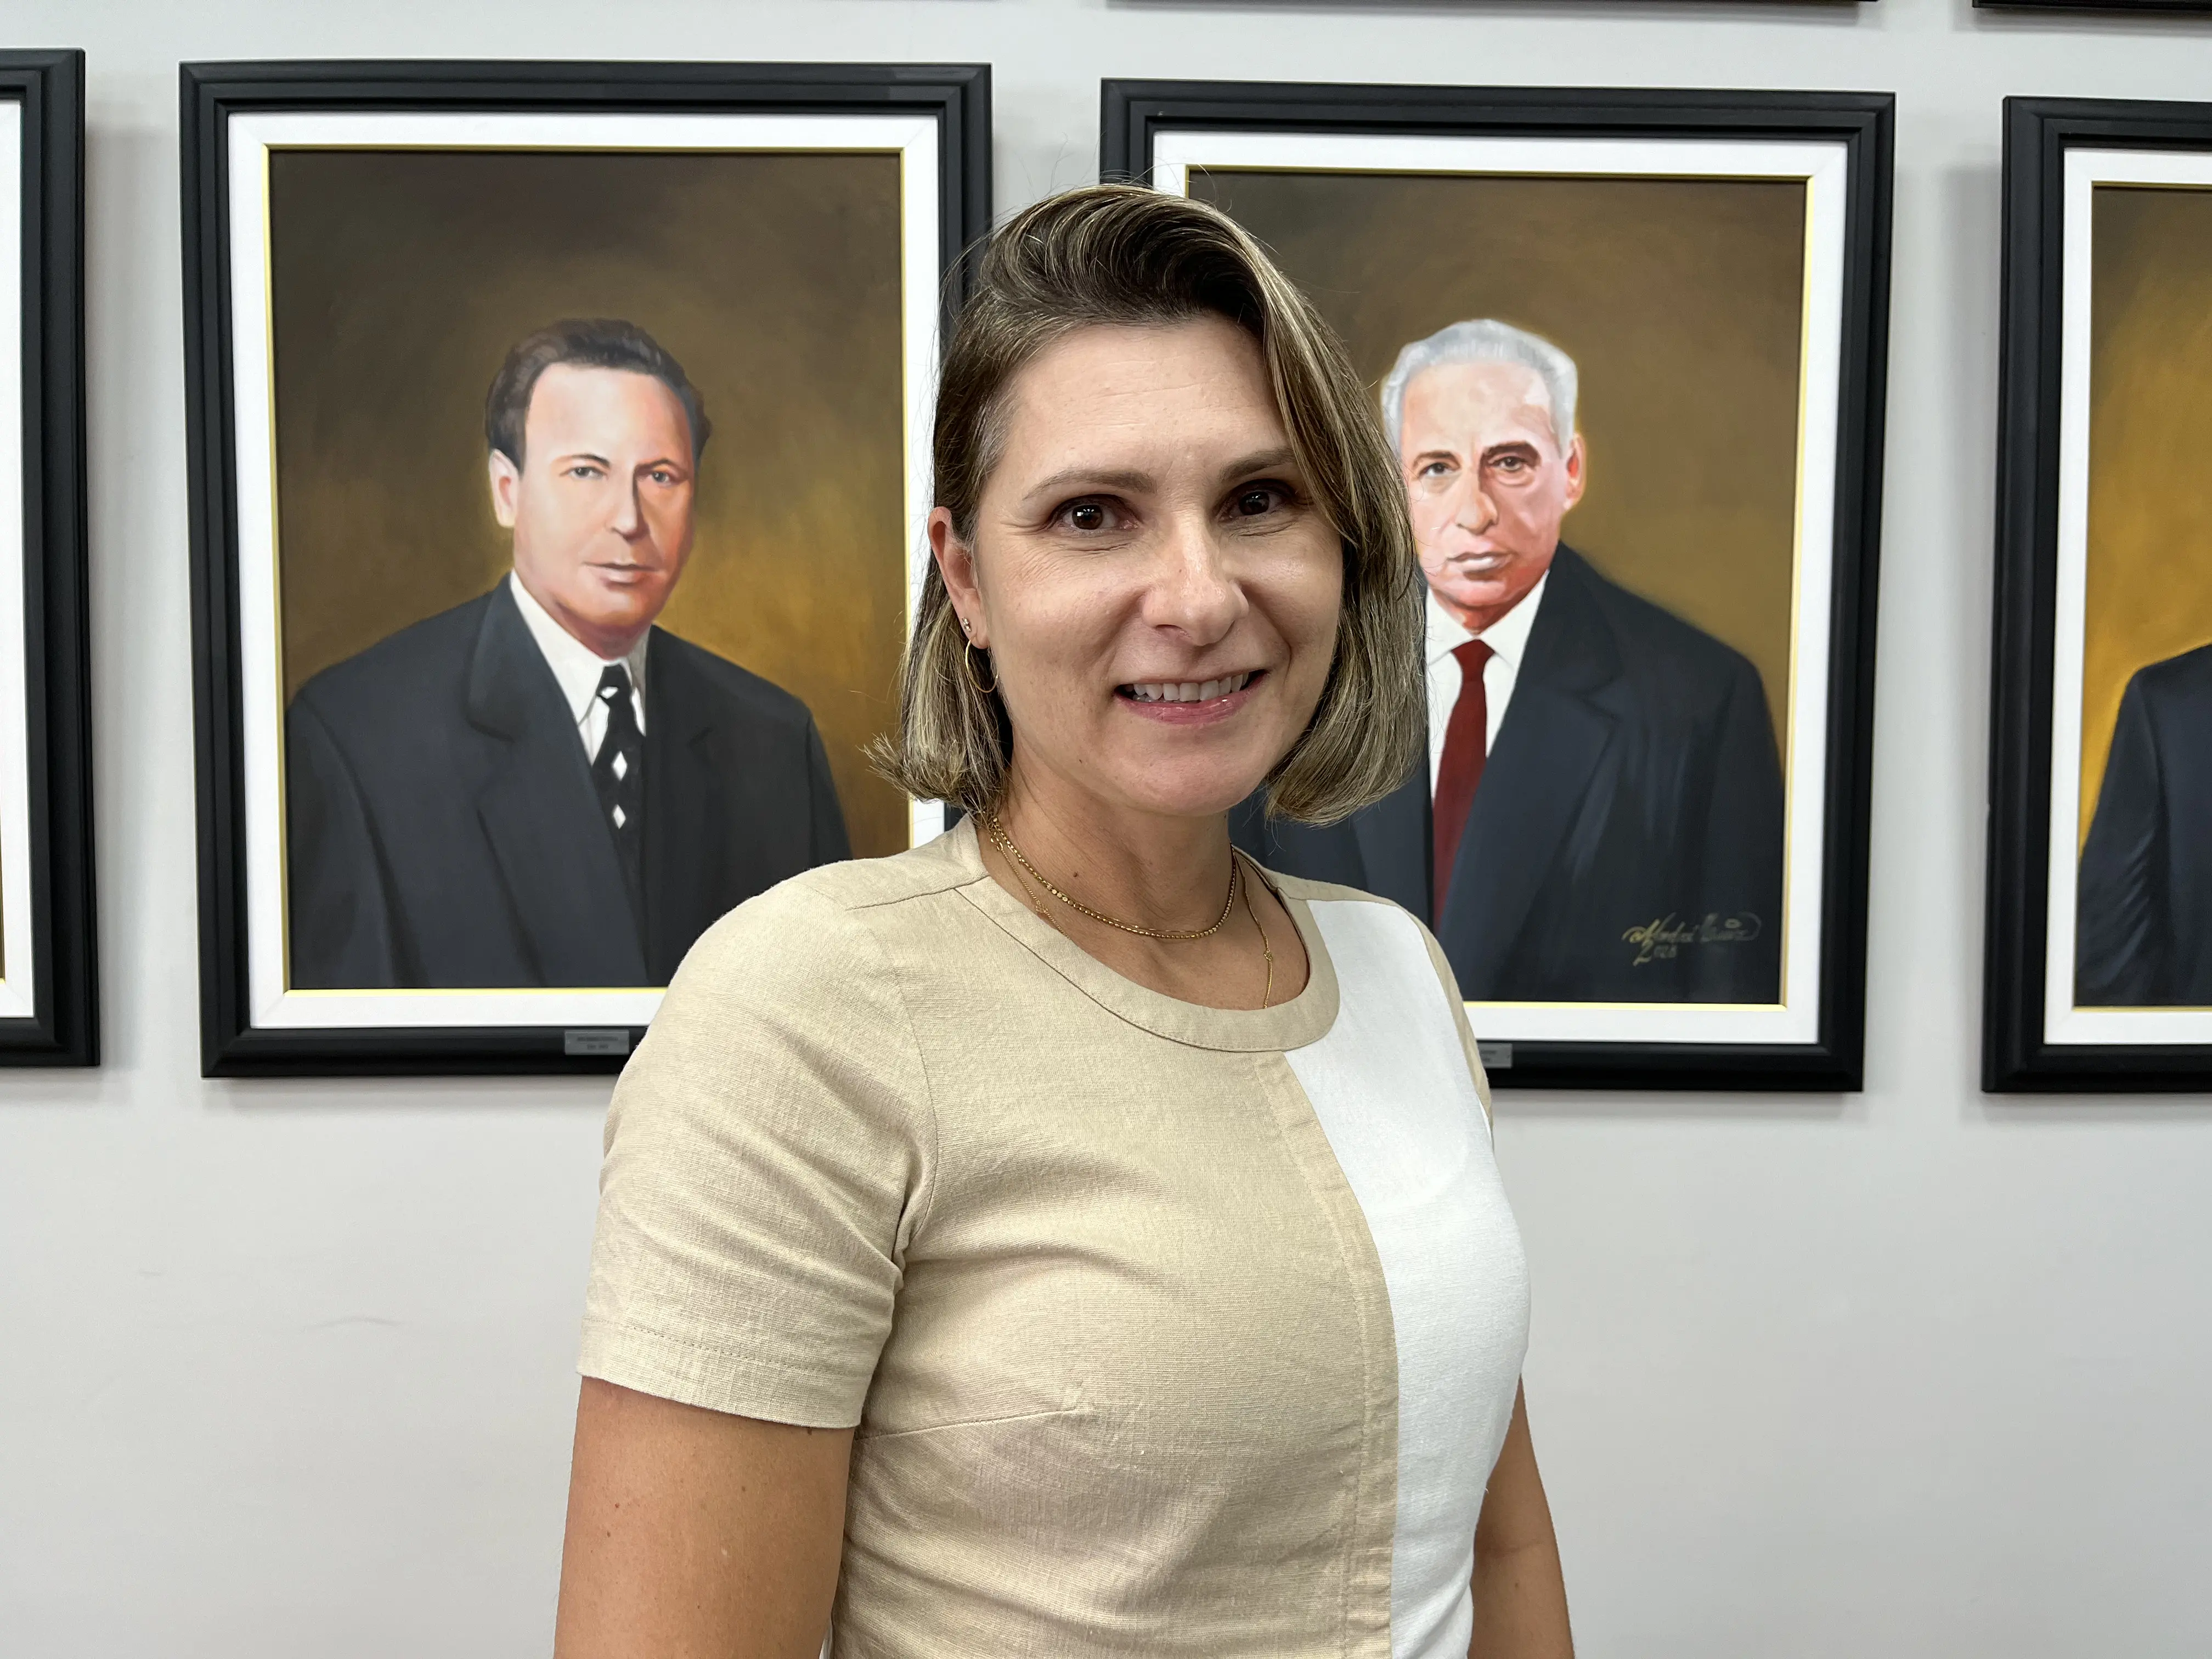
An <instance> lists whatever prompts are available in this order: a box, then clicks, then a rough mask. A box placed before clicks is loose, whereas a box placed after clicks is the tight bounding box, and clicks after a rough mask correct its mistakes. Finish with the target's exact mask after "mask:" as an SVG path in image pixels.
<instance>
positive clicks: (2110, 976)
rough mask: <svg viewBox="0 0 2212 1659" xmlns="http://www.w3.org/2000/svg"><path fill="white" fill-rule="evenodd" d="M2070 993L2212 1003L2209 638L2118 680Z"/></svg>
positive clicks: (2078, 914) (2087, 1003)
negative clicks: (2123, 685)
mask: <svg viewBox="0 0 2212 1659" xmlns="http://www.w3.org/2000/svg"><path fill="white" fill-rule="evenodd" d="M2074 1000H2075V1002H2076V1003H2078V1004H2080V1005H2081V1006H2084V1007H2123V1008H2130V1007H2155V1006H2161V1005H2162V1006H2167V1007H2175V1006H2180V1007H2204V1006H2212V645H2208V646H2201V647H2198V648H2197V649H2196V650H2194V651H2191V652H2188V653H2185V654H2184V655H2182V656H2179V657H2170V658H2168V659H2166V661H2164V662H2160V663H2153V664H2152V665H2150V666H2149V667H2148V668H2145V669H2142V670H2140V671H2137V673H2136V675H2135V677H2134V678H2132V679H2130V681H2129V682H2128V689H2127V690H2126V692H2125V693H2124V694H2123V695H2122V696H2121V698H2120V719H2119V724H2118V726H2115V727H2114V728H2113V731H2112V755H2111V757H2110V758H2108V759H2107V760H2106V763H2105V781H2104V784H2103V787H2101V788H2100V789H2099V790H2098V792H2097V815H2096V817H2094V818H2093V819H2091V820H2090V823H2089V839H2088V841H2087V843H2086V844H2085V845H2084V846H2083V848H2082V849H2081V884H2080V886H2079V888H2078V889H2077V890H2076V895H2075V932H2074Z"/></svg>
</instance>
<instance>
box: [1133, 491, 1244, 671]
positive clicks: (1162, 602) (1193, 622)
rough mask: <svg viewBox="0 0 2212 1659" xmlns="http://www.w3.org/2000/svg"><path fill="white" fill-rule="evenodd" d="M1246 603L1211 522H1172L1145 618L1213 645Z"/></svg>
mask: <svg viewBox="0 0 2212 1659" xmlns="http://www.w3.org/2000/svg"><path fill="white" fill-rule="evenodd" d="M1245 605H1246V601H1245V598H1244V590H1243V587H1242V586H1240V585H1239V584H1238V583H1237V580H1236V579H1235V577H1234V576H1233V574H1231V571H1230V568H1229V565H1228V561H1227V559H1226V558H1225V556H1224V550H1223V548H1222V546H1221V544H1220V540H1219V538H1218V537H1217V536H1215V534H1214V533H1213V527H1212V526H1211V525H1210V524H1201V523H1196V522H1187V521H1179V522H1177V523H1176V524H1175V525H1174V526H1171V528H1170V533H1169V535H1168V537H1167V538H1166V543H1165V545H1164V547H1163V549H1162V551H1161V559H1160V564H1159V568H1158V574H1157V575H1156V577H1155V579H1154V580H1153V582H1152V588H1151V591H1150V592H1148V593H1147V594H1146V605H1145V620H1146V622H1148V623H1151V624H1152V626H1154V627H1156V628H1173V629H1178V630H1180V631H1181V632H1182V633H1184V634H1187V635H1189V636H1190V637H1191V639H1192V640H1193V641H1195V642H1196V643H1198V644H1200V645H1211V644H1212V643H1213V642H1214V641H1216V640H1218V639H1220V638H1221V637H1222V636H1223V635H1225V634H1226V633H1228V631H1229V630H1230V629H1231V628H1232V627H1234V626H1235V625H1236V623H1237V618H1238V617H1242V616H1243V614H1244V611H1245Z"/></svg>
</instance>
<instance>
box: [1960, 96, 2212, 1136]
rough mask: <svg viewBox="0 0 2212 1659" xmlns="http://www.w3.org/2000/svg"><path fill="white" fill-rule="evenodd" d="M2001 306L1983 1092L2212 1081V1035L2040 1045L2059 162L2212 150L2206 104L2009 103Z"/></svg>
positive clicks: (2051, 691)
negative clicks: (2207, 1039) (2091, 155)
mask: <svg viewBox="0 0 2212 1659" xmlns="http://www.w3.org/2000/svg"><path fill="white" fill-rule="evenodd" d="M2003 121H2004V161H2003V168H2004V173H2003V191H2004V221H2003V239H2004V266H2003V279H2002V302H2001V307H2000V311H1999V322H1998V332H1999V366H2000V367H1999V380H1998V401H1997V483H1996V586H1995V600H1994V611H1995V622H1994V649H1993V652H1992V659H1991V665H1990V773H1989V815H1988V816H1989V840H1988V860H1987V866H1986V883H1987V887H1986V893H1985V923H1984V956H1983V1014H1982V1087H1983V1089H1984V1091H1989V1092H1990V1093H2021V1094H2053V1093H2061V1094H2070V1093H2082V1092H2103V1093H2157V1092H2176V1091H2208V1090H2212V1043H2178V1042H2112V1043H2088V1042H2064V1043H2055V1042H2051V1041H2048V1040H2047V1031H2048V1027H2047V1024H2046V1005H2045V994H2046V975H2045V969H2046V964H2047V955H2046V939H2047V937H2048V933H2049V928H2050V921H2051V916H2050V886H2049V884H2050V880H2051V863H2050V860H2051V788H2052V783H2051V759H2052V740H2053V721H2054V712H2055V704H2056V695H2055V687H2054V683H2053V673H2054V659H2055V656H2056V652H2057V621H2056V618H2057V603H2058V597H2057V596H2058V566H2059V536H2060V532H2059V491H2060V465H2061V439H2062V432H2061V402H2062V377H2063V373H2064V369H2065V363H2064V355H2065V344H2066V342H2065V337H2064V316H2063V304H2064V301H2065V285H2064V281H2063V277H2064V253H2065V244H2066V237H2067V234H2068V227H2067V223H2066V201H2065V184H2066V180H2065V173H2066V158H2067V155H2068V153H2069V151H2071V150H2074V149H2082V148H2087V149H2097V150H2140V151H2145V152H2173V151H2199V150H2201V151H2203V152H2206V153H2208V154H2212V103H2166V102H2148V101H2136V100H2099V99H2072V98H2008V99H2007V100H2005V104H2004V115H2003Z"/></svg>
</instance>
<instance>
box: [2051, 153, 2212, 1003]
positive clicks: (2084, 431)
mask: <svg viewBox="0 0 2212 1659" xmlns="http://www.w3.org/2000/svg"><path fill="white" fill-rule="evenodd" d="M2098 185H2168V186H2182V187H2186V186H2189V185H2200V186H2204V187H2207V188H2212V155H2205V154H2203V153H2202V152H2199V153H2197V154H2188V153H2174V152H2163V153H2162V152H2158V151H2149V150H2126V149H2119V150H2111V149H2074V150H2069V151H2068V152H2067V153H2066V178H2065V186H2064V192H2065V193H2064V197H2063V200H2064V204H2065V205H2064V208H2063V213H2064V216H2065V217H2064V222H2063V227H2062V229H2061V241H2062V245H2063V248H2064V254H2063V263H2062V265H2061V268H2060V281H2061V284H2062V289H2061V292H2062V295H2063V298H2062V301H2061V305H2060V317H2061V321H2060V327H2059V340H2058V354H2059V356H2058V362H2059V369H2058V374H2059V391H2058V548H2057V553H2058V558H2057V596H2056V599H2057V602H2056V605H2054V607H2053V611H2052V617H2051V852H2050V860H2049V863H2050V869H2049V877H2048V878H2049V895H2050V907H2049V921H2048V922H2047V924H2046V926H2045V929H2044V987H2043V1040H2044V1041H2045V1042H2047V1043H2051V1044H2052V1045H2054V1046H2062V1045H2078V1044H2082V1043H2106V1042H2109V1043H2137V1044H2141V1043H2163V1042H2212V1009H2204V1008H2077V1007H2075V1006H2074V935H2075V926H2074V922H2075V889H2076V884H2077V878H2078V876H2079V874H2080V870H2081V860H2080V857H2079V855H2078V854H2077V853H2076V850H2075V849H2076V848H2077V847H2078V846H2079V844H2080V838H2081V696H2082V692H2083V690H2084V686H2083V682H2082V678H2081V671H2082V656H2083V652H2084V650H2085V648H2086V646H2087V635H2088V606H2087V595H2088V585H2089V370H2090V362H2089V316H2090V304H2091V301H2092V298H2093V295H2092V294H2091V291H2090V284H2091V282H2092V280H2093V276H2094V270H2095V260H2094V257H2093V255H2094V249H2093V246H2091V235H2092V232H2093V228H2094V224H2093V215H2092V212H2091V198H2092V197H2093V193H2094V191H2096V188H2097V186H2098Z"/></svg>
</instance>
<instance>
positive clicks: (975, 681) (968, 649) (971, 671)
mask: <svg viewBox="0 0 2212 1659" xmlns="http://www.w3.org/2000/svg"><path fill="white" fill-rule="evenodd" d="M978 657H981V658H982V659H983V660H984V661H986V662H988V661H989V660H990V659H991V653H989V652H987V651H979V650H977V649H976V648H975V641H972V640H970V641H968V642H967V643H966V644H965V645H963V647H961V651H960V663H961V665H962V666H963V667H964V668H965V669H966V670H967V671H968V684H970V685H972V686H974V687H975V690H977V691H978V692H980V693H981V694H982V695H983V696H990V695H991V693H993V692H994V691H995V690H998V689H999V677H998V675H996V674H995V673H994V674H993V675H992V676H991V683H990V684H988V685H986V684H983V677H982V676H981V674H979V673H977V672H976V671H975V659H976V658H978Z"/></svg>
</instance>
